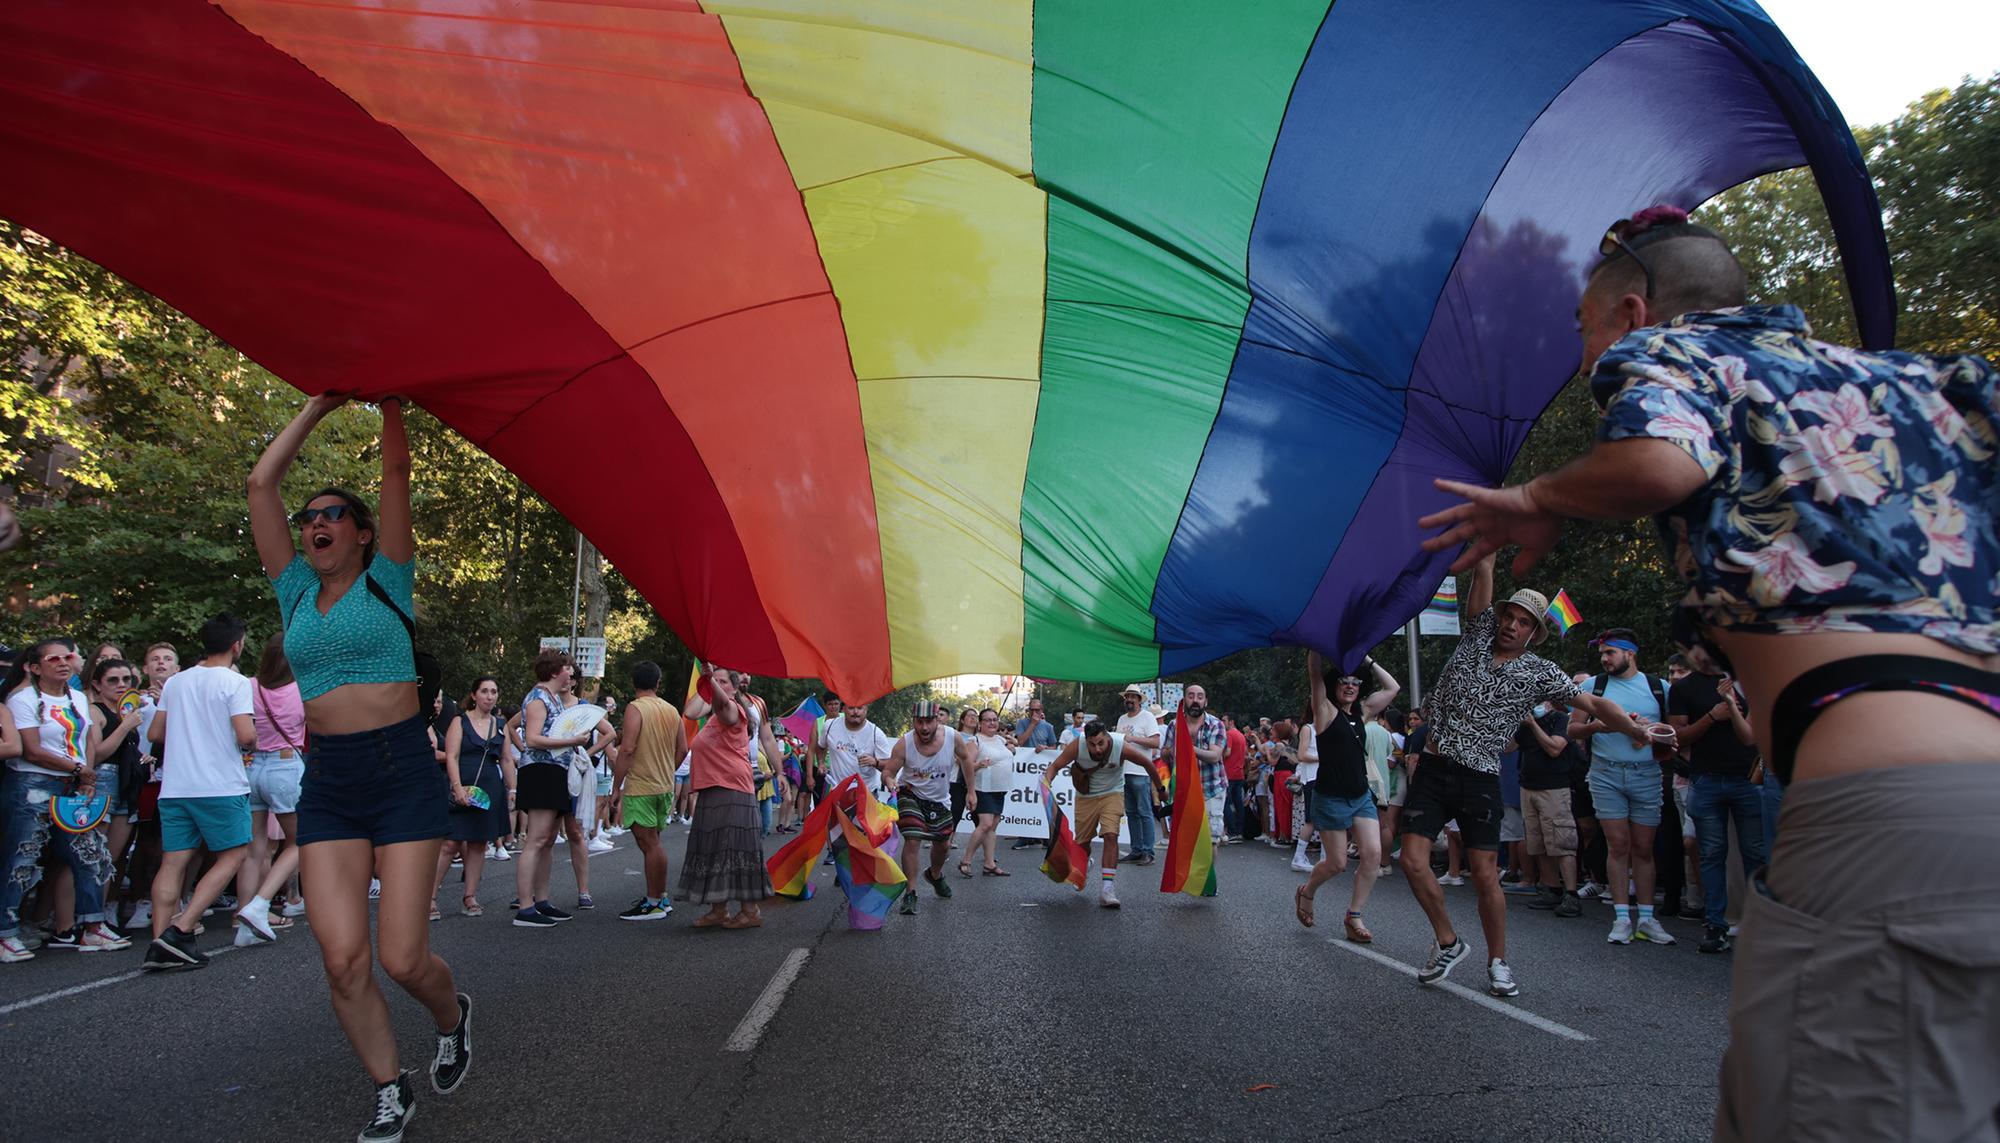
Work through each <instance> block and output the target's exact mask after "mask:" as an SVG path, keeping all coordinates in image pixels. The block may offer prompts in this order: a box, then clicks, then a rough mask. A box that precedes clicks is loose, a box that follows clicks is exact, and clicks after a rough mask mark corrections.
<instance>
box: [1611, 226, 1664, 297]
mask: <svg viewBox="0 0 2000 1143" xmlns="http://www.w3.org/2000/svg"><path fill="white" fill-rule="evenodd" d="M1632 228H1633V223H1632V220H1631V219H1629V218H1621V219H1619V220H1618V221H1616V222H1614V223H1612V224H1611V229H1609V230H1607V231H1605V232H1604V238H1603V240H1602V241H1600V242H1598V244H1597V252H1598V253H1599V254H1602V255H1604V256H1605V257H1607V258H1609V257H1610V256H1612V255H1613V254H1620V253H1622V254H1624V255H1625V256H1626V257H1627V258H1630V259H1632V261H1634V262H1637V263H1638V264H1639V270H1640V272H1641V273H1643V274H1645V275H1646V300H1647V301H1649V302H1650V301H1652V300H1653V268H1652V267H1651V266H1648V265H1646V260H1645V259H1644V258H1641V257H1639V252H1638V251H1636V250H1634V249H1632V244H1631V243H1629V242H1627V241H1625V236H1626V235H1627V234H1630V233H1632ZM1640 233H1644V231H1640Z"/></svg>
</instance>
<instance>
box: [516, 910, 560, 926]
mask: <svg viewBox="0 0 2000 1143" xmlns="http://www.w3.org/2000/svg"><path fill="white" fill-rule="evenodd" d="M514 923H515V924H516V925H518V926H520V927H521V928H524V929H553V928H555V927H556V919H555V918H554V917H551V916H548V915H546V914H544V913H543V912H542V911H541V910H540V909H537V908H535V907H534V906H533V905H530V906H528V907H527V908H525V909H523V910H521V911H520V912H518V913H516V914H514Z"/></svg>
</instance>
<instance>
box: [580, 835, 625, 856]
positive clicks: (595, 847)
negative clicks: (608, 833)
mask: <svg viewBox="0 0 2000 1143" xmlns="http://www.w3.org/2000/svg"><path fill="white" fill-rule="evenodd" d="M583 848H584V849H585V850H586V851H587V852H590V853H610V852H611V851H612V850H614V849H617V848H618V847H617V846H615V845H613V844H611V843H610V842H608V841H606V840H604V839H603V838H601V837H594V838H591V839H590V842H589V844H587V845H585V846H584V847H583Z"/></svg>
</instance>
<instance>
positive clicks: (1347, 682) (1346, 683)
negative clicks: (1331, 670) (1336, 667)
mask: <svg viewBox="0 0 2000 1143" xmlns="http://www.w3.org/2000/svg"><path fill="white" fill-rule="evenodd" d="M1340 685H1341V686H1343V687H1358V686H1360V685H1361V680H1360V679H1358V678H1356V677H1355V676H1353V675H1349V676H1347V677H1346V678H1344V679H1342V680H1340Z"/></svg>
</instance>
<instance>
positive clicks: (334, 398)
mask: <svg viewBox="0 0 2000 1143" xmlns="http://www.w3.org/2000/svg"><path fill="white" fill-rule="evenodd" d="M352 396H353V395H352V394H349V393H315V394H313V395H312V396H311V397H309V398H307V400H306V409H305V411H306V412H308V413H311V414H312V415H313V418H314V419H315V420H317V419H319V418H322V417H324V416H326V415H327V414H328V413H331V412H333V411H334V410H335V409H338V408H340V407H341V406H342V405H345V404H347V402H348V401H349V400H351V399H352Z"/></svg>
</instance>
